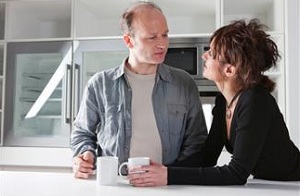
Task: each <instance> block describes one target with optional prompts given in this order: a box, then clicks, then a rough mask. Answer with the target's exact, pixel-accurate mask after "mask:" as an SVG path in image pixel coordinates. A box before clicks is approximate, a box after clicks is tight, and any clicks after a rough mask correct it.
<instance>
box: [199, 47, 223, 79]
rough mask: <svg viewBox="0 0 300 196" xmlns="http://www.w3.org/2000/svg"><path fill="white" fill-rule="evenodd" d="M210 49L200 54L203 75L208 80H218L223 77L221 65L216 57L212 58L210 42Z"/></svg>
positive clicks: (212, 52)
mask: <svg viewBox="0 0 300 196" xmlns="http://www.w3.org/2000/svg"><path fill="white" fill-rule="evenodd" d="M210 48H211V49H210V50H208V51H206V52H205V53H204V54H202V59H203V60H204V64H203V76H204V77H205V78H207V79H208V80H212V81H214V82H220V81H221V80H222V78H223V74H222V65H221V64H220V62H219V60H218V58H215V59H214V58H213V56H214V51H213V50H212V48H213V47H212V44H210Z"/></svg>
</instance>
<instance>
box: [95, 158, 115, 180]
mask: <svg viewBox="0 0 300 196" xmlns="http://www.w3.org/2000/svg"><path fill="white" fill-rule="evenodd" d="M117 180H118V157H113V156H103V157H98V158H97V184H98V185H116V184H117Z"/></svg>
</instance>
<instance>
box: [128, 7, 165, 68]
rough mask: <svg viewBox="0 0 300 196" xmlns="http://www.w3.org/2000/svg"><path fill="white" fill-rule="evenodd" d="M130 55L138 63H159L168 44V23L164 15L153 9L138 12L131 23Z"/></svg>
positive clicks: (163, 57) (162, 59)
mask: <svg viewBox="0 0 300 196" xmlns="http://www.w3.org/2000/svg"><path fill="white" fill-rule="evenodd" d="M132 27H133V35H131V36H130V37H131V38H130V40H131V47H129V49H130V55H131V57H133V58H134V59H135V61H136V62H137V63H139V64H159V63H162V62H163V61H164V59H165V55H166V53H167V50H168V46H169V37H168V31H169V30H168V25H167V21H166V19H165V17H164V15H163V14H162V13H161V12H159V11H158V10H155V9H146V10H145V11H144V12H141V13H139V14H138V15H137V16H136V17H135V19H134V21H133V24H132Z"/></svg>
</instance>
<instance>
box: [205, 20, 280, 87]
mask: <svg viewBox="0 0 300 196" xmlns="http://www.w3.org/2000/svg"><path fill="white" fill-rule="evenodd" d="M266 29H267V26H265V25H263V24H261V23H260V22H259V20H258V19H252V20H250V21H249V23H248V24H246V22H245V20H238V21H233V22H232V23H231V24H229V25H226V26H223V27H221V28H219V29H218V30H217V31H215V32H214V34H213V35H212V37H211V39H210V42H211V43H212V48H211V49H212V51H213V58H217V59H218V60H219V61H220V63H221V64H226V63H229V64H231V65H234V66H236V68H237V72H238V74H237V75H238V80H239V82H240V83H241V84H242V86H243V88H244V89H246V88H249V87H252V86H255V85H258V84H259V85H262V86H264V87H265V88H266V89H267V90H269V91H270V92H271V91H273V90H274V88H275V83H274V82H273V81H272V80H270V78H268V77H267V76H265V75H263V73H264V72H265V71H267V70H268V69H270V68H272V67H276V63H277V60H278V58H280V55H279V52H278V48H277V45H276V44H275V42H274V41H273V40H272V39H271V38H270V35H268V34H267V33H266V32H265V30H266Z"/></svg>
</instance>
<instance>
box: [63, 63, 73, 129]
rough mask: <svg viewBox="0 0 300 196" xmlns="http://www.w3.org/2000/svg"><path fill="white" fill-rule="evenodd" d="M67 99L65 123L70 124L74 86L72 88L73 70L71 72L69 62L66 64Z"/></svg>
mask: <svg viewBox="0 0 300 196" xmlns="http://www.w3.org/2000/svg"><path fill="white" fill-rule="evenodd" d="M66 66H67V68H66V70H67V71H66V91H65V92H66V101H65V110H64V119H65V123H66V124H69V123H70V122H71V121H70V114H71V110H70V103H71V100H72V96H71V95H72V88H71V83H72V72H71V65H70V64H67V65H66Z"/></svg>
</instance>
